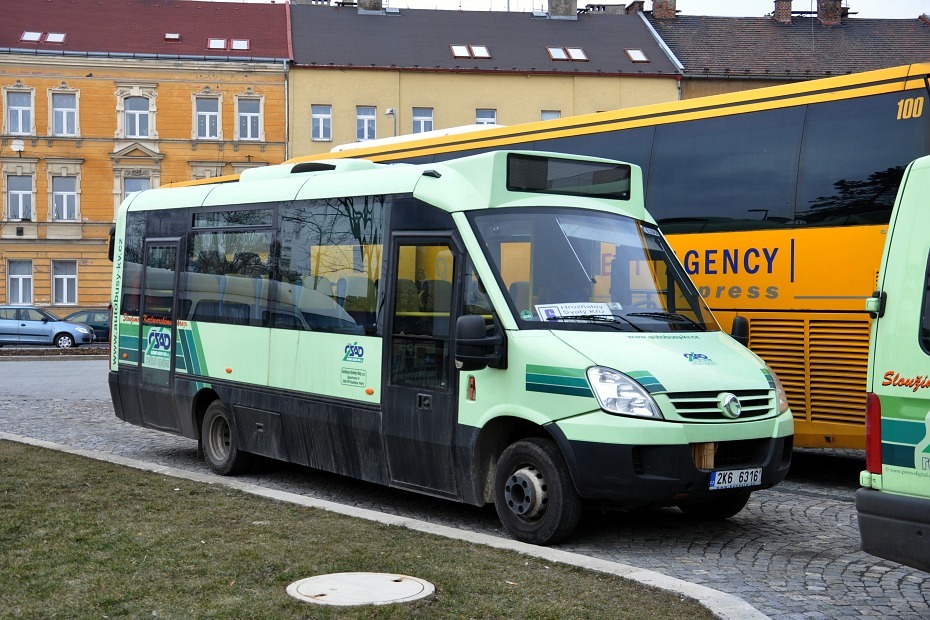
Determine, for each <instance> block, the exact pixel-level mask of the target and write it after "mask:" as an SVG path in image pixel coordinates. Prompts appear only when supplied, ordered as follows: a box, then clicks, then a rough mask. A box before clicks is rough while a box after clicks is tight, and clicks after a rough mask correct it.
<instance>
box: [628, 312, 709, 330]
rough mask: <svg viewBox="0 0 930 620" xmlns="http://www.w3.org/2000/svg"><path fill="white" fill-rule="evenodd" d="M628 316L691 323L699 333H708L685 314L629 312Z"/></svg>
mask: <svg viewBox="0 0 930 620" xmlns="http://www.w3.org/2000/svg"><path fill="white" fill-rule="evenodd" d="M626 315H627V316H645V317H648V318H651V319H665V320H667V321H678V322H682V321H684V322H686V323H691V325H693V326H695V327H697V328H698V330H699V331H702V332H706V331H707V328H706V327H704V326H703V325H701V324H700V323H698V322H697V321H695V320H694V319H691V318H688V317H686V316H685V315H683V314H678V313H676V312H627V314H626Z"/></svg>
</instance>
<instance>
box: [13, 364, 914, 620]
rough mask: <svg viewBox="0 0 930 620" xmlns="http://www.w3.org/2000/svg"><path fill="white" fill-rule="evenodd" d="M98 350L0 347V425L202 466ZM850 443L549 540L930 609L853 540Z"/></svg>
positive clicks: (296, 481) (313, 477) (625, 558)
mask: <svg viewBox="0 0 930 620" xmlns="http://www.w3.org/2000/svg"><path fill="white" fill-rule="evenodd" d="M106 375H107V366H106V362H105V361H104V360H99V359H98V360H94V359H74V358H71V359H56V360H35V361H33V360H24V359H9V358H2V357H0V428H2V429H3V431H5V432H7V433H11V434H14V435H21V436H26V437H32V438H35V439H42V440H45V441H52V442H55V443H60V444H65V445H69V446H73V447H75V448H81V449H89V450H99V451H103V452H108V453H112V454H117V455H121V456H126V457H129V458H134V459H138V460H143V461H148V462H152V463H157V464H161V465H167V466H171V467H177V468H180V469H185V470H190V471H196V472H203V473H208V472H209V470H208V469H207V467H206V466H205V465H204V464H203V463H201V462H200V461H198V460H197V446H196V443H195V442H194V441H192V440H188V439H184V438H179V437H174V436H172V435H167V434H164V433H160V432H157V431H151V430H147V429H142V428H138V427H134V426H131V425H128V424H125V423H123V422H121V421H120V420H118V419H117V418H116V417H115V416H114V415H113V410H112V407H111V405H110V401H109V392H108V389H107V385H106ZM863 467H864V458H863V454H862V453H860V452H855V451H846V452H841V451H818V450H796V451H795V454H794V459H793V464H792V472H791V474H789V477H788V479H787V480H786V481H785V482H783V483H782V484H780V485H778V486H777V487H775V488H773V489H768V490H766V491H760V492H757V493H754V494H753V496H752V499H751V500H750V502H749V505H748V506H747V507H746V508H745V509H744V510H743V511H742V512H741V513H740V514H739V515H737V516H736V517H734V518H732V519H729V520H727V521H725V522H722V523H701V522H697V521H692V520H689V519H686V518H685V517H684V516H683V515H682V514H681V513H679V512H678V511H677V510H672V509H668V510H657V511H650V512H645V513H634V514H622V513H607V514H600V513H596V512H592V513H589V514H585V516H584V517H583V519H582V522H581V524H580V526H579V528H578V531H577V533H576V535H575V536H574V537H573V538H572V539H571V540H570V541H568V542H567V543H565V544H563V545H559V548H562V549H565V550H568V551H573V552H577V553H582V554H585V555H589V556H592V557H597V558H600V559H604V560H611V561H616V562H622V563H624V564H630V565H633V566H639V567H642V568H646V569H650V570H654V571H657V572H660V573H663V574H666V575H669V576H672V577H677V578H679V579H683V580H685V581H689V582H692V583H698V584H701V585H705V586H708V587H711V588H714V589H717V590H720V591H723V592H727V593H729V594H733V595H735V596H738V597H740V598H742V599H743V600H745V601H747V602H748V603H749V604H751V605H752V606H754V607H755V608H756V609H758V610H759V611H761V612H763V613H764V614H766V615H768V616H770V617H772V618H774V619H776V620H781V619H794V618H805V619H806V618H844V619H845V618H850V617H871V618H930V575H928V574H927V573H923V572H921V571H917V570H913V569H910V568H907V567H904V566H901V565H899V564H896V563H894V562H888V561H885V560H879V559H878V558H874V557H872V556H869V555H867V554H865V553H862V552H861V551H860V550H859V532H858V526H857V522H856V512H855V505H854V499H853V494H854V492H855V489H856V486H857V484H858V472H859V470H860V469H862V468H863ZM243 478H245V479H247V480H248V481H250V482H252V483H253V484H259V485H261V486H265V487H269V488H275V489H280V490H285V491H290V492H294V493H300V494H302V495H306V496H309V497H315V498H319V499H324V500H329V501H335V502H339V503H342V504H346V505H351V506H356V507H361V508H368V509H373V510H378V511H381V512H384V513H389V514H396V515H401V516H405V517H410V518H416V519H420V520H423V521H429V522H435V523H441V524H443V525H448V526H451V527H456V528H460V529H462V530H466V531H473V532H481V533H486V534H490V535H496V536H500V537H506V533H504V532H503V531H502V529H501V527H500V524H499V523H498V521H497V516H496V514H495V513H494V509H493V507H485V508H475V507H471V506H462V505H459V504H456V503H453V502H449V501H445V500H439V499H434V498H429V497H424V496H420V495H417V494H413V493H408V492H404V491H399V490H396V489H388V488H384V487H380V486H376V485H371V484H366V483H361V482H358V481H354V480H350V479H346V478H343V477H341V476H335V475H331V474H325V473H321V472H317V471H313V470H309V469H306V468H300V467H292V466H287V465H274V466H269V467H266V468H265V469H264V470H263V471H260V472H258V473H256V474H252V475H249V476H244V477H243Z"/></svg>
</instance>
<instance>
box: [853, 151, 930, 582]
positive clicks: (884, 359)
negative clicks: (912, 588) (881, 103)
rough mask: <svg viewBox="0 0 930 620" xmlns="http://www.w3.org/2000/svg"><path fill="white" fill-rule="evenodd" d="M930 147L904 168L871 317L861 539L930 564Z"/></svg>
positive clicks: (892, 556)
mask: <svg viewBox="0 0 930 620" xmlns="http://www.w3.org/2000/svg"><path fill="white" fill-rule="evenodd" d="M928 196H930V157H922V158H920V159H918V160H916V161H914V162H913V163H911V164H910V165H909V166H908V167H907V169H906V170H905V173H904V178H903V180H902V181H901V186H900V189H899V190H898V195H897V199H896V201H895V206H894V210H893V211H892V214H891V222H890V224H889V225H888V232H887V234H886V237H887V238H886V240H885V249H884V254H883V255H882V263H881V268H880V271H879V276H878V290H876V291H875V293H873V295H872V297H871V298H869V299H868V301H867V302H866V303H867V310H869V311H870V313H871V315H872V318H873V319H874V321H873V323H872V334H871V340H870V347H869V374H868V389H869V393H868V398H867V401H866V403H867V405H866V469H865V471H863V472H862V473H861V474H860V477H859V481H860V485H861V487H862V488H860V489H859V491H858V492H857V493H856V510H857V512H858V516H859V532H860V536H861V538H862V549H863V550H864V551H866V552H868V553H871V554H872V555H876V556H878V557H882V558H885V559H889V560H894V561H895V562H899V563H901V564H906V565H908V566H912V567H914V568H919V569H921V570H924V571H930V389H928V388H930V235H928V234H927V228H926V227H925V226H924V225H923V224H921V223H920V221H921V218H923V217H924V216H925V215H927V199H928Z"/></svg>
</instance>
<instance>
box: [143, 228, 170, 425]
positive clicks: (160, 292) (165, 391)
mask: <svg viewBox="0 0 930 620" xmlns="http://www.w3.org/2000/svg"><path fill="white" fill-rule="evenodd" d="M177 260H178V243H177V241H154V242H149V243H146V245H145V270H144V275H143V280H142V287H143V291H142V300H141V301H142V308H141V311H140V314H139V316H140V334H139V335H140V338H139V347H140V350H139V360H140V361H141V370H140V380H141V386H140V387H141V389H140V391H139V395H140V398H141V401H142V402H141V411H142V420H143V422H144V424H145V425H146V426H154V427H157V428H160V429H167V430H175V431H177V430H179V428H180V427H179V424H178V416H177V413H176V411H175V406H174V398H173V389H172V386H173V383H174V381H173V379H174V349H175V337H176V336H175V331H176V327H177V326H176V323H175V320H174V318H175V317H174V298H175V290H176V285H177Z"/></svg>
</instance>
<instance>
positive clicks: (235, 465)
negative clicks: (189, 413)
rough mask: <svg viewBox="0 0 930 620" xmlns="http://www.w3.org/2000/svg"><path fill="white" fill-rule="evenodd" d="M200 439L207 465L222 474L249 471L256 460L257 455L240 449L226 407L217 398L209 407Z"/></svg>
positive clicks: (230, 474) (228, 474)
mask: <svg viewBox="0 0 930 620" xmlns="http://www.w3.org/2000/svg"><path fill="white" fill-rule="evenodd" d="M200 441H201V442H202V444H203V454H204V457H205V458H206V461H207V465H209V466H210V469H212V470H213V471H214V472H216V473H217V474H219V475H221V476H232V475H235V474H241V473H243V472H245V471H248V470H249V469H250V468H251V467H252V465H253V464H254V462H255V456H254V455H252V454H249V453H247V452H243V451H241V450H240V449H239V442H238V440H237V438H236V433H235V431H233V427H232V425H231V424H230V423H229V416H228V414H227V413H226V407H225V406H224V405H223V403H222V402H220V401H218V400H215V401H213V402H212V403H210V406H209V407H207V412H206V414H205V415H204V416H203V425H202V426H201V429H200Z"/></svg>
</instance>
